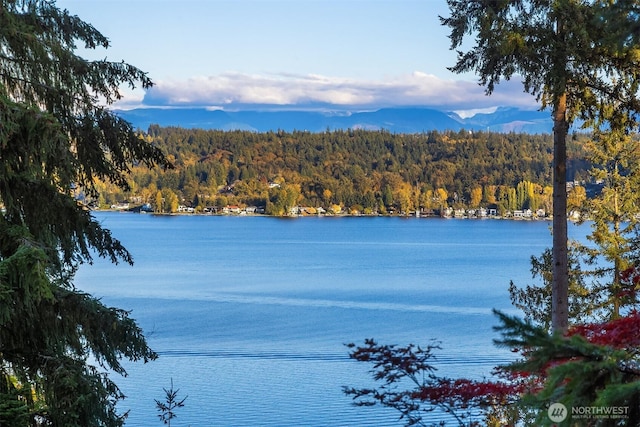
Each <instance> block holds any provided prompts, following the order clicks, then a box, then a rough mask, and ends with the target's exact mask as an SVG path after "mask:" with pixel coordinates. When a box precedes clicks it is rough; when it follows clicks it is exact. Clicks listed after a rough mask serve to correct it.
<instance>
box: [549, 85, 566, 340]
mask: <svg viewBox="0 0 640 427" xmlns="http://www.w3.org/2000/svg"><path fill="white" fill-rule="evenodd" d="M566 112H567V94H566V93H563V94H561V95H560V96H559V97H558V100H557V102H556V105H555V106H554V111H553V249H552V254H553V282H552V284H551V327H552V329H553V331H554V332H558V333H564V332H565V331H566V330H567V327H568V325H569V303H568V293H569V292H568V291H569V262H568V247H567V246H568V244H567V241H568V236H567V133H568V131H569V124H568V122H567V118H566Z"/></svg>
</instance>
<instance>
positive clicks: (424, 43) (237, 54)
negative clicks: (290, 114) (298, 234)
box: [57, 0, 536, 111]
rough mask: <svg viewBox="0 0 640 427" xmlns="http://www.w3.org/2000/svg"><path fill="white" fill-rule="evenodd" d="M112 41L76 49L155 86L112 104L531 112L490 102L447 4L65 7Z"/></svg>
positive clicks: (353, 0) (528, 101) (175, 1)
mask: <svg viewBox="0 0 640 427" xmlns="http://www.w3.org/2000/svg"><path fill="white" fill-rule="evenodd" d="M57 4H58V5H59V6H60V7H62V8H66V9H68V10H69V11H70V12H71V13H72V14H75V15H78V16H79V17H80V18H82V19H83V20H85V21H87V22H89V23H91V24H93V25H94V26H95V27H96V28H97V29H98V30H100V31H101V32H102V33H103V34H104V35H105V36H107V37H108V38H109V40H110V41H111V48H110V49H108V50H106V51H104V50H100V51H96V52H84V51H83V52H82V54H83V55H84V56H86V57H89V58H105V57H107V58H108V59H110V60H114V61H120V60H125V61H126V62H128V63H131V64H133V65H136V66H137V67H139V68H141V69H142V70H144V71H146V72H147V73H148V74H149V76H150V77H151V78H152V80H153V81H154V83H155V86H154V87H153V88H152V89H151V90H149V91H148V92H146V93H145V92H143V91H140V90H138V91H134V92H126V94H125V95H126V96H125V100H124V101H123V102H121V103H120V104H119V105H118V107H120V108H130V107H134V106H155V107H167V106H172V107H185V106H204V107H209V108H223V109H226V110H237V109H254V108H265V107H267V106H268V107H270V108H326V109H338V110H339V109H347V110H367V109H377V108H380V107H401V106H424V107H434V108H440V109H447V110H455V111H463V110H464V111H468V110H475V109H487V108H489V109H490V108H493V107H497V106H515V107H521V108H528V109H532V108H535V107H536V105H535V102H534V100H533V98H532V97H531V96H530V95H527V94H524V93H523V91H522V85H521V84H520V83H519V82H518V81H510V82H505V83H503V84H501V85H500V86H498V88H497V90H496V91H495V92H494V94H493V95H492V96H490V97H487V96H485V95H484V89H483V88H482V87H480V86H479V85H478V84H477V78H476V76H474V75H473V74H466V75H456V74H453V73H451V72H449V71H448V70H447V67H448V66H451V65H453V64H454V63H455V59H456V54H455V52H452V51H451V50H450V49H449V47H450V43H449V39H448V38H447V35H448V31H447V29H446V28H444V27H442V26H441V25H440V22H439V19H438V15H443V16H446V15H448V8H447V4H446V1H445V0H197V1H196V0H91V1H87V0H63V1H58V2H57Z"/></svg>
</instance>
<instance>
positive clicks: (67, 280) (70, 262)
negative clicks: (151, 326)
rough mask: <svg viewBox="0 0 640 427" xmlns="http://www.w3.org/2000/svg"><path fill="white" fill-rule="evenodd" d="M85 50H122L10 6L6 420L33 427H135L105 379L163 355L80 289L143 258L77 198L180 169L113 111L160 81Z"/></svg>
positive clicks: (0, 403) (58, 17)
mask: <svg viewBox="0 0 640 427" xmlns="http://www.w3.org/2000/svg"><path fill="white" fill-rule="evenodd" d="M77 43H81V44H82V45H83V46H85V47H87V48H96V47H98V46H101V47H105V48H106V47H108V46H109V43H108V40H107V39H106V38H105V37H104V36H103V35H102V34H101V33H100V32H98V31H97V30H96V29H95V28H94V27H92V26H91V25H89V24H87V23H86V22H83V21H82V20H80V19H79V18H78V17H76V16H72V15H70V14H69V13H68V12H67V11H63V10H60V9H59V8H57V7H56V6H55V4H54V3H53V2H51V1H45V0H42V1H40V0H29V1H27V0H23V1H19V0H16V1H10V0H3V1H2V7H1V8H0V159H2V163H1V164H0V203H1V204H2V206H3V208H4V209H3V210H2V214H0V375H1V376H2V380H1V381H0V383H2V384H3V385H2V387H0V420H3V419H4V418H3V417H6V416H7V411H16V410H23V411H24V413H22V415H21V416H24V418H19V417H13V418H12V420H14V421H15V420H18V419H25V422H24V423H22V424H21V425H36V424H38V423H39V424H44V425H54V426H65V427H66V426H119V425H122V424H123V422H124V416H123V415H120V414H118V413H117V410H116V403H117V401H118V400H120V399H122V398H123V397H124V396H123V395H122V393H121V392H120V391H119V389H118V387H117V386H116V384H115V383H114V382H113V381H111V379H110V378H109V376H108V375H107V374H106V373H105V372H106V371H107V370H111V371H113V372H115V373H118V374H125V370H124V368H123V366H122V364H121V360H122V359H123V358H125V359H129V360H132V361H137V360H142V361H149V360H152V359H154V358H155V357H156V355H155V353H154V352H153V351H152V350H151V349H150V348H149V347H148V346H147V343H146V341H145V339H144V336H143V334H142V331H141V330H140V328H139V327H138V326H137V324H136V323H135V321H134V320H133V319H131V318H130V317H129V313H128V312H126V311H124V310H120V309H117V308H111V307H107V306H105V305H103V304H102V303H101V302H100V301H99V300H98V299H96V298H94V297H92V296H91V295H88V294H86V293H84V292H82V291H80V290H78V289H76V288H75V286H74V285H73V275H74V272H75V269H76V268H77V266H78V265H79V264H81V263H84V262H91V260H92V254H94V253H95V254H98V255H99V256H101V257H106V258H108V259H110V260H111V261H112V262H120V261H124V262H127V263H131V262H132V257H131V255H130V254H129V252H127V250H126V249H125V248H124V247H123V246H122V244H121V243H120V242H119V241H118V240H117V239H115V238H114V237H113V236H112V235H111V233H110V232H109V230H106V229H104V228H102V227H101V225H100V223H98V222H97V221H96V220H95V219H94V218H93V216H92V215H91V213H90V211H89V210H88V209H87V207H86V204H84V203H81V202H80V201H79V200H77V199H76V198H75V197H74V195H75V192H76V191H78V190H81V191H82V192H83V193H84V194H85V195H86V196H87V200H89V201H90V200H91V199H92V198H97V190H96V186H95V183H96V180H98V179H99V180H101V181H105V182H110V183H112V184H115V185H117V186H118V187H120V188H121V189H122V190H127V189H128V183H127V179H126V178H127V173H128V171H129V165H130V164H131V163H132V162H137V163H139V164H146V165H148V166H151V165H155V164H158V163H161V164H164V165H167V163H166V161H165V159H164V157H163V155H162V153H161V152H160V151H159V150H158V149H157V148H154V147H153V146H151V145H150V144H148V143H147V142H145V141H144V140H143V139H142V138H141V137H139V136H138V135H137V134H136V133H135V132H134V131H133V129H132V128H131V126H130V125H129V124H128V123H127V122H125V121H123V120H121V119H120V118H118V117H117V116H115V115H114V114H113V113H111V112H110V111H109V110H108V109H107V108H106V107H104V106H102V105H100V103H99V100H103V101H105V102H106V103H107V104H109V103H112V102H113V101H115V100H117V99H118V98H119V97H120V94H119V87H120V85H121V84H127V85H130V86H132V87H133V86H135V85H137V84H140V85H142V87H145V88H147V87H149V86H151V81H150V80H149V79H148V78H147V76H146V75H145V74H144V73H143V72H142V71H140V70H139V69H137V68H135V67H133V66H130V65H128V64H125V63H123V62H109V61H107V60H101V61H88V60H86V59H84V58H82V57H80V56H78V55H77V54H76V53H75V49H76V44H77ZM89 358H90V359H91V360H95V362H96V363H97V366H93V365H91V364H89V363H88V360H89ZM21 403H22V404H23V407H22V409H20V404H21ZM24 406H26V407H24ZM36 420H38V421H36Z"/></svg>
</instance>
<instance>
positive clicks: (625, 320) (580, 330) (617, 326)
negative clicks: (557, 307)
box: [567, 311, 640, 349]
mask: <svg viewBox="0 0 640 427" xmlns="http://www.w3.org/2000/svg"><path fill="white" fill-rule="evenodd" d="M567 335H568V336H573V335H581V336H583V337H584V338H586V339H587V341H589V342H590V343H592V344H596V345H604V346H609V347H613V348H617V349H623V348H630V347H637V346H640V314H639V313H638V312H637V311H633V312H631V313H630V314H629V315H627V316H624V317H621V318H619V319H616V320H612V321H610V322H606V323H588V324H585V325H577V326H574V327H572V328H571V329H570V330H569V332H568V333H567Z"/></svg>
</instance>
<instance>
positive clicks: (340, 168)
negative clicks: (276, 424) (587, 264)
mask: <svg viewBox="0 0 640 427" xmlns="http://www.w3.org/2000/svg"><path fill="white" fill-rule="evenodd" d="M145 138H147V139H149V140H150V141H152V142H153V143H154V144H156V145H157V146H158V147H160V148H161V149H162V150H164V151H165V152H166V153H167V154H168V155H169V158H170V159H171V160H172V162H173V163H174V165H175V169H172V170H168V171H160V170H152V171H149V170H148V169H145V168H140V169H138V168H134V170H133V174H132V180H133V185H132V192H131V194H122V193H120V192H118V190H117V189H115V188H113V187H108V186H103V188H102V191H101V200H100V204H101V206H109V205H112V204H115V203H117V202H122V201H125V200H131V201H133V202H137V203H139V204H141V203H147V204H149V205H150V206H151V207H152V208H153V210H155V211H164V212H171V211H175V210H177V208H178V205H179V204H181V205H185V206H192V207H195V208H198V209H204V208H205V207H224V206H227V205H238V206H247V205H249V206H258V207H264V208H265V209H266V211H267V213H269V214H274V215H282V214H286V213H287V212H288V209H289V208H291V207H293V206H308V207H316V208H318V207H322V208H324V209H327V210H334V211H338V210H339V211H342V212H345V211H357V212H362V213H373V212H378V213H389V212H395V213H408V212H411V211H414V210H416V209H421V210H439V209H441V208H442V207H444V206H452V207H469V208H475V207H481V206H483V207H487V206H488V205H495V207H496V208H497V209H499V210H501V211H503V212H505V211H509V210H514V209H526V208H531V209H538V208H541V209H547V210H548V209H549V208H550V203H551V190H550V186H551V162H552V140H551V136H550V135H531V134H519V133H518V134H516V133H510V134H503V133H488V132H468V131H460V132H445V133H440V132H436V131H433V132H429V133H422V134H392V133H389V132H385V131H364V130H347V131H333V132H324V133H309V132H293V133H288V132H283V131H278V132H266V133H254V132H248V131H232V132H225V131H217V130H198V129H182V128H175V127H168V128H162V127H159V126H151V127H150V128H149V131H148V133H147V134H146V135H145ZM570 159H571V160H570V166H569V179H570V180H573V179H580V178H583V177H586V175H587V174H586V170H585V167H586V166H585V161H584V160H583V159H584V153H583V151H582V149H581V144H580V143H579V141H574V142H573V144H572V146H571V149H570Z"/></svg>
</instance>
